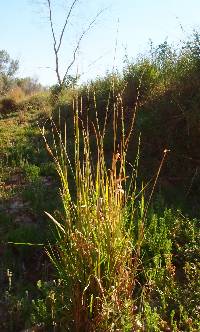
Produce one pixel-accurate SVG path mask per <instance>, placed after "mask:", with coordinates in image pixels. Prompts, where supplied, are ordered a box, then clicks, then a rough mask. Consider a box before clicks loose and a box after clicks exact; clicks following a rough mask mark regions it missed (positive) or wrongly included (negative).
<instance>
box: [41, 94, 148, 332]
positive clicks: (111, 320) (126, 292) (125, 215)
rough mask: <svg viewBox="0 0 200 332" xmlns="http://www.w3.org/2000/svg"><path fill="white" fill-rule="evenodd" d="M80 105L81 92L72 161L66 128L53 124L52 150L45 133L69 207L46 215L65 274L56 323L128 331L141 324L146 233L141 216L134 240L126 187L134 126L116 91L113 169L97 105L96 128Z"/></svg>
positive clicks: (56, 260) (53, 255) (56, 300)
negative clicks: (137, 289)
mask: <svg viewBox="0 0 200 332" xmlns="http://www.w3.org/2000/svg"><path fill="white" fill-rule="evenodd" d="M79 105H80V103H79V98H78V97H77V99H76V100H75V101H74V146H75V148H74V159H73V160H69V156H68V153H67V128H66V125H65V130H64V133H63V135H61V133H60V132H59V130H58V129H57V128H56V126H55V125H54V124H53V122H52V133H53V137H54V145H53V147H50V146H49V144H48V142H47V140H46V138H45V134H44V130H43V137H44V139H45V142H46V146H47V149H48V151H49V152H50V154H51V155H52V157H53V159H54V161H55V164H56V167H57V171H58V174H59V176H60V179H61V187H62V189H61V195H62V201H63V205H64V210H65V213H64V217H63V218H62V220H60V221H59V220H56V219H55V218H54V217H53V216H51V215H49V214H48V213H47V214H48V215H49V217H50V218H51V219H52V221H53V222H54V224H55V226H56V228H57V244H56V247H55V248H54V247H52V248H51V249H50V250H48V255H49V257H50V259H51V261H52V262H53V264H54V266H55V267H56V270H57V272H58V275H59V286H58V287H57V288H56V295H55V294H54V296H53V299H52V300H51V301H53V305H52V306H51V323H52V324H54V325H56V326H57V327H60V328H61V327H65V328H66V330H67V328H68V329H69V330H71V331H117V329H118V330H119V331H121V330H122V331H130V330H131V328H133V326H134V324H135V323H134V315H133V310H134V299H133V296H132V295H133V287H134V283H135V275H136V270H137V265H138V259H139V246H140V242H141V241H142V236H143V235H142V233H143V227H142V219H141V222H140V223H139V228H138V239H139V240H138V239H137V240H136V241H135V242H134V241H133V237H132V233H133V224H134V213H133V211H132V210H133V205H134V204H133V203H134V194H135V192H134V190H132V193H131V191H130V192H129V194H128V191H127V190H126V188H127V187H129V188H130V187H131V186H132V187H133V188H134V186H135V173H134V172H135V171H133V174H132V177H131V179H129V181H127V179H128V176H127V175H126V152H127V146H128V140H129V136H130V131H131V130H132V125H131V126H130V131H129V133H128V135H127V136H126V135H125V132H124V124H123V122H124V120H123V105H122V100H121V97H120V95H118V96H117V98H116V100H115V102H114V104H113V110H112V112H113V114H114V116H113V129H112V130H113V147H114V150H113V153H112V158H111V164H110V166H109V167H108V164H107V162H106V160H105V156H104V139H105V134H106V117H105V125H104V128H103V129H102V131H101V130H100V127H99V123H98V112H97V110H96V120H95V123H94V122H93V123H92V126H91V124H89V119H87V121H86V122H85V123H83V121H82V120H81V119H80V109H79ZM107 112H109V110H107ZM133 113H134V112H133ZM133 121H134V116H133ZM91 127H93V132H92V129H91ZM119 131H120V133H119ZM92 134H93V137H92V138H93V139H92V141H91V136H92ZM119 135H120V137H121V140H120V142H119ZM61 136H62V137H61ZM94 137H95V143H94ZM91 144H92V146H93V148H92V150H91ZM94 144H95V148H94ZM127 182H129V184H127ZM128 202H129V203H128ZM141 211H142V209H141ZM58 293H59V296H58Z"/></svg>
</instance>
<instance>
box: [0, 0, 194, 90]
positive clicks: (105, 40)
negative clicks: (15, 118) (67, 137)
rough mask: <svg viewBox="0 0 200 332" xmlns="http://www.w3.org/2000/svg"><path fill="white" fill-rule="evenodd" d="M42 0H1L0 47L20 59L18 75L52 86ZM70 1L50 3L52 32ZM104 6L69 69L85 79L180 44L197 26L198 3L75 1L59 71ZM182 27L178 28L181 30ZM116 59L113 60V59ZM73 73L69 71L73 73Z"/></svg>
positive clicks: (51, 59) (176, 0)
mask: <svg viewBox="0 0 200 332" xmlns="http://www.w3.org/2000/svg"><path fill="white" fill-rule="evenodd" d="M45 1H46V0H6V1H5V0H2V1H1V4H0V31H1V38H0V42H1V43H0V49H5V50H7V51H8V52H9V54H10V55H11V56H12V57H13V58H17V59H19V61H20V71H19V73H18V75H19V76H23V77H24V76H32V77H37V78H38V79H39V81H40V82H41V83H43V84H45V85H50V84H54V83H56V75H55V71H54V54H53V48H52V39H51V34H50V27H49V22H48V16H47V8H46V6H45V5H44V4H45ZM70 3H71V1H70V0H52V7H53V15H54V23H55V30H56V31H57V32H58V31H59V30H60V29H61V27H62V22H63V21H64V19H65V13H66V10H67V8H68V7H67V6H69V4H70ZM102 8H106V9H105V11H104V12H103V13H102V15H101V16H100V17H99V18H98V20H97V22H96V24H95V26H94V27H93V29H92V30H91V31H90V32H89V33H88V34H87V36H86V37H85V38H84V39H83V41H82V43H81V47H80V50H79V52H78V58H77V62H76V64H75V66H74V68H73V70H74V72H76V71H77V70H78V72H79V73H82V74H83V73H84V74H83V75H82V80H87V79H90V78H93V77H96V76H97V75H100V76H101V75H103V74H104V73H105V72H106V70H108V71H109V70H112V67H113V64H115V65H116V66H117V67H118V68H119V69H120V68H122V66H123V59H124V56H125V54H127V55H128V57H129V59H131V58H135V57H136V56H137V54H138V53H143V52H145V51H146V50H147V49H148V43H149V40H150V39H151V40H152V41H153V42H154V43H155V44H159V43H161V42H163V41H164V40H165V39H166V38H167V39H168V41H169V42H179V40H181V39H186V38H187V36H188V35H189V34H190V33H191V32H192V29H193V28H196V29H198V28H199V26H200V1H199V0H190V1H188V0H167V1H166V0H80V1H79V4H78V5H77V7H76V9H75V11H74V12H73V15H72V17H71V20H70V25H69V29H68V31H67V33H66V35H65V38H64V42H63V48H62V52H61V55H60V64H61V71H62V72H64V69H65V68H66V66H67V65H68V64H69V62H70V60H71V57H72V52H73V48H74V46H75V44H76V40H77V39H78V36H79V35H80V33H81V31H82V30H83V29H84V28H85V27H87V25H88V23H89V22H90V20H91V19H92V18H93V17H95V15H96V13H97V12H98V11H99V10H100V9H102ZM181 26H182V28H183V29H182V28H181ZM114 59H115V61H114ZM72 73H73V71H72Z"/></svg>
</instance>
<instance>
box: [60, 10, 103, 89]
mask: <svg viewBox="0 0 200 332" xmlns="http://www.w3.org/2000/svg"><path fill="white" fill-rule="evenodd" d="M103 11H104V9H102V10H100V11H99V12H98V13H97V15H96V16H95V18H94V19H93V20H92V21H91V22H90V24H89V25H88V27H87V29H85V30H84V31H83V32H82V34H81V36H80V37H79V39H78V42H77V44H76V47H75V49H74V52H73V58H72V61H71V62H70V64H69V66H68V67H67V70H66V72H65V75H64V77H63V80H62V84H64V83H65V81H66V78H67V75H68V73H69V70H70V69H71V67H72V66H73V64H74V62H75V61H76V55H77V52H78V49H79V47H80V43H81V41H82V39H83V37H84V36H85V35H86V34H87V33H88V31H89V30H90V29H91V28H92V26H93V25H94V23H95V22H96V20H97V18H98V17H99V16H100V15H101V14H102V13H103Z"/></svg>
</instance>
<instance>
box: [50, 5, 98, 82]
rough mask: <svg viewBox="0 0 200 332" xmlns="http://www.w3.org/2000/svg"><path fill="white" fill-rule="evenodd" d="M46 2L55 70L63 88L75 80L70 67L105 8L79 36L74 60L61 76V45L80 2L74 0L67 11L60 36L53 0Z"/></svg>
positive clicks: (73, 54) (73, 55) (74, 51)
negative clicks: (56, 26) (54, 20)
mask: <svg viewBox="0 0 200 332" xmlns="http://www.w3.org/2000/svg"><path fill="white" fill-rule="evenodd" d="M46 2H47V6H48V15H49V22H50V27H51V34H52V38H53V50H54V55H55V71H56V75H57V80H58V85H59V87H60V88H62V87H63V86H66V85H68V84H69V82H71V81H74V78H73V77H72V76H71V75H69V72H70V69H71V68H72V66H73V64H74V63H75V61H76V55H77V52H78V50H79V47H80V44H81V41H82V39H83V38H84V36H85V35H86V34H87V33H88V32H89V30H90V29H91V28H92V27H93V25H94V23H95V22H96V20H97V18H98V17H99V16H100V15H101V14H102V12H103V11H104V10H100V11H99V12H98V13H97V15H96V16H95V17H94V18H93V19H92V20H91V22H90V23H89V24H88V26H87V27H86V28H85V29H84V30H83V31H82V33H81V34H80V36H79V38H78V41H77V43H76V46H75V48H74V50H73V52H72V60H71V61H70V63H69V64H68V66H67V68H66V71H65V73H64V75H63V76H61V73H60V61H59V60H60V57H59V56H60V50H61V47H62V42H63V38H64V34H65V31H66V29H67V28H68V25H69V21H70V17H71V15H72V12H73V10H74V8H75V6H76V5H77V3H78V2H79V0H73V2H72V4H71V6H70V8H69V10H68V12H67V13H66V18H65V22H64V24H63V26H62V29H61V33H60V35H59V36H58V37H56V34H55V29H54V23H53V13H52V5H51V0H46Z"/></svg>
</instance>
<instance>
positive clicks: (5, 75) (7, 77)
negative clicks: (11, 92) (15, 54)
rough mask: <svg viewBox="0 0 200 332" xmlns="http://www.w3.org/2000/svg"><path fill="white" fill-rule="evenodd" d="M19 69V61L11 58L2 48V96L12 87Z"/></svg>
mask: <svg viewBox="0 0 200 332" xmlns="http://www.w3.org/2000/svg"><path fill="white" fill-rule="evenodd" d="M17 70H18V61H17V60H13V59H11V58H10V56H9V54H8V53H7V52H6V51H5V50H0V96H2V95H4V94H5V93H6V92H7V91H8V89H9V88H10V86H11V84H12V80H13V76H14V75H15V73H16V71H17Z"/></svg>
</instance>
